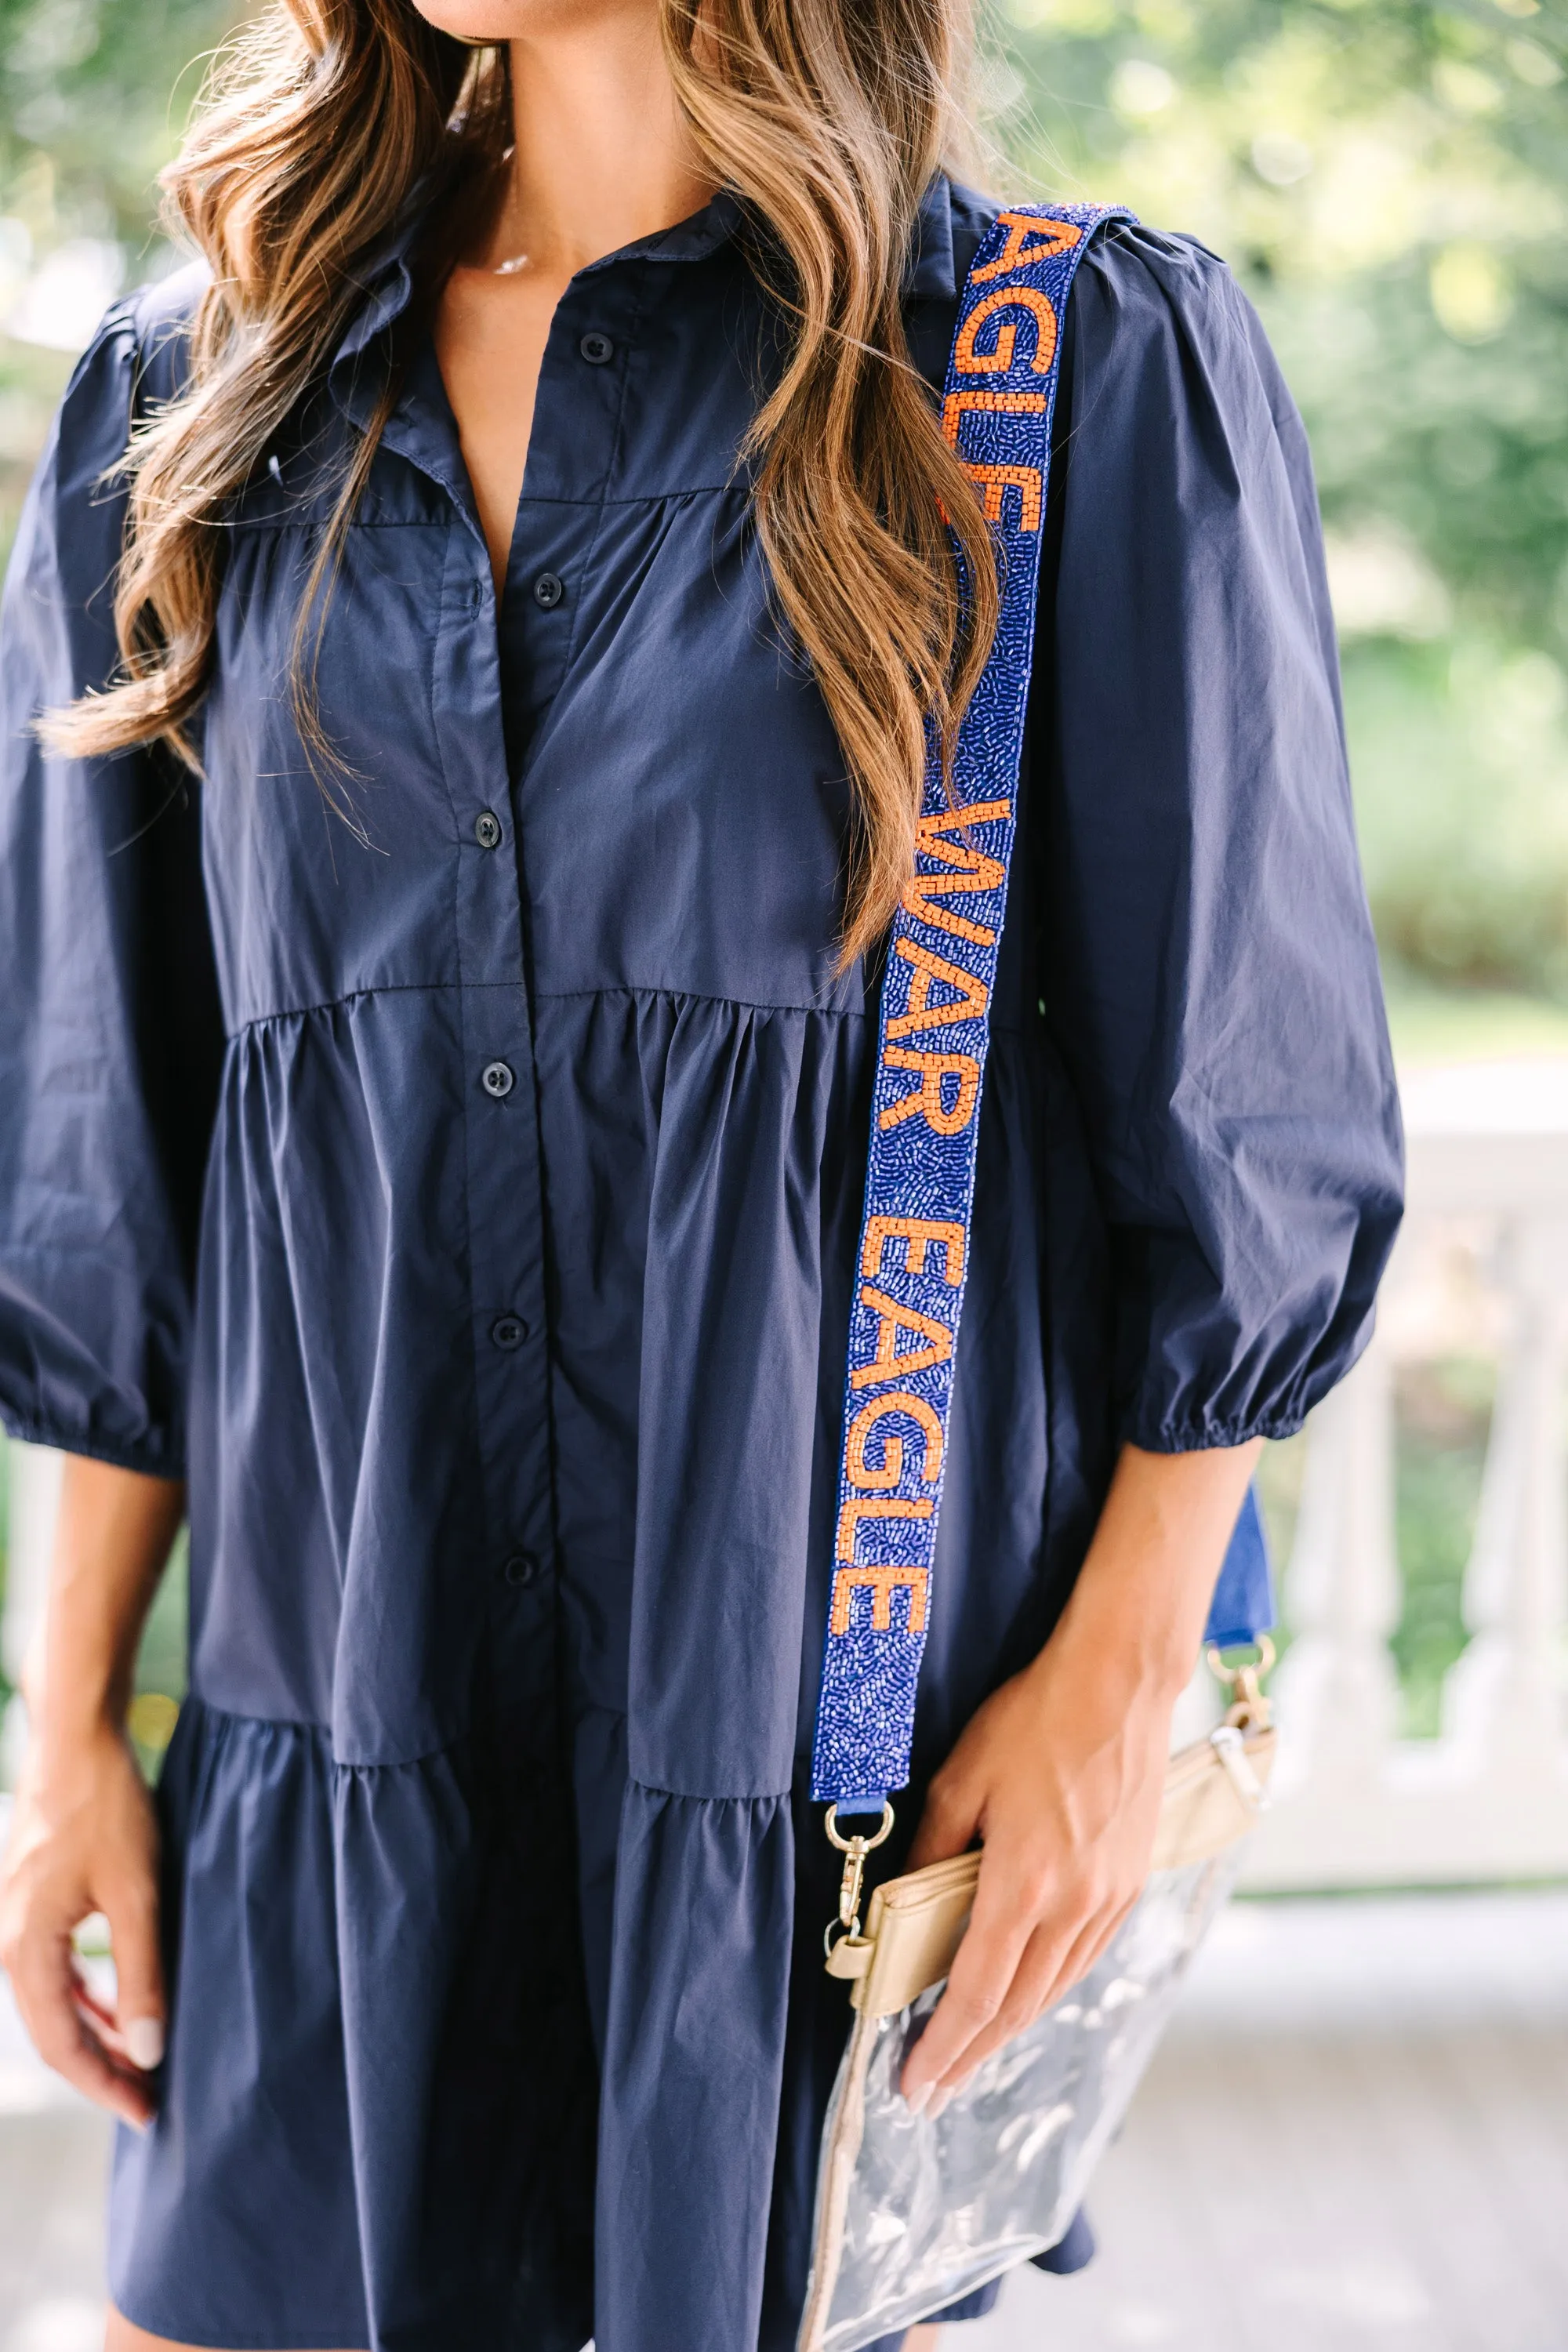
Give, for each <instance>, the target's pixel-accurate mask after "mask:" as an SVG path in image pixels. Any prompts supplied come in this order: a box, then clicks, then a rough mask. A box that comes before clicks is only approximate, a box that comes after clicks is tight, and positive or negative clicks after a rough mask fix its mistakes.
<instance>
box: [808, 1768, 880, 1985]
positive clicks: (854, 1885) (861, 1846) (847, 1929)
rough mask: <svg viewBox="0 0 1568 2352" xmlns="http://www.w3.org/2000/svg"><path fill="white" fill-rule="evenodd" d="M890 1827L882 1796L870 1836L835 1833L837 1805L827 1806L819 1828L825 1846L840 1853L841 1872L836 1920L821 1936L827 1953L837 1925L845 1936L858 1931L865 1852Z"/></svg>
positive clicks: (855, 1933) (831, 1922)
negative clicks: (824, 1834)
mask: <svg viewBox="0 0 1568 2352" xmlns="http://www.w3.org/2000/svg"><path fill="white" fill-rule="evenodd" d="M892 1826H893V1809H892V1807H891V1805H889V1802H888V1801H887V1799H886V1798H885V1797H884V1798H883V1800H882V1820H881V1825H880V1827H879V1829H878V1830H877V1831H876V1832H874V1834H873V1835H872V1836H870V1837H841V1836H840V1835H839V1832H838V1808H837V1805H829V1806H828V1808H827V1819H826V1822H824V1823H823V1827H824V1828H825V1829H826V1832H827V1842H828V1843H829V1845H832V1846H837V1850H838V1852H839V1853H841V1854H842V1855H843V1856H844V1875H843V1877H842V1878H841V1879H840V1880H839V1882H838V1917H837V1921H829V1923H828V1927H827V1931H826V1934H825V1936H824V1937H823V1939H822V1942H823V1948H824V1950H826V1951H827V1952H831V1951H832V1949H833V1929H834V1927H835V1926H837V1927H841V1928H842V1929H843V1930H844V1933H845V1934H846V1935H847V1936H850V1937H854V1936H858V1934H859V1933H860V1886H861V1882H862V1881H863V1879H864V1878H865V1875H866V1856H867V1855H868V1853H875V1852H876V1849H877V1848H878V1846H879V1845H880V1844H882V1843H883V1842H884V1840H885V1839H886V1838H887V1836H888V1834H889V1831H890V1830H891V1829H892Z"/></svg>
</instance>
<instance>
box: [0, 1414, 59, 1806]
mask: <svg viewBox="0 0 1568 2352" xmlns="http://www.w3.org/2000/svg"><path fill="white" fill-rule="evenodd" d="M8 1454H9V1460H8V1465H7V1467H8V1470H9V1485H10V1510H9V1528H8V1531H7V1536H6V1547H5V1611H4V1613H3V1614H0V1661H3V1662H4V1664H5V1677H6V1680H7V1681H8V1682H10V1683H11V1684H13V1685H15V1684H16V1682H17V1681H18V1680H19V1678H20V1675H21V1671H22V1662H23V1660H24V1658H25V1657H26V1654H27V1645H28V1643H29V1642H30V1641H31V1640H32V1638H33V1634H34V1633H35V1632H36V1630H37V1625H38V1622H39V1620H40V1618H41V1616H42V1614H43V1608H44V1594H45V1591H46V1589H47V1583H48V1574H49V1557H50V1553H51V1551H52V1549H53V1547H54V1539H55V1515H56V1513H57V1511H58V1508H59V1496H60V1468H61V1465H62V1464H63V1462H64V1460H65V1456H64V1454H58V1453H56V1452H54V1451H53V1449H52V1448H50V1447H48V1446H45V1445H22V1444H18V1443H17V1442H16V1440H15V1439H11V1440H10V1441H8ZM23 1737H24V1724H23V1719H22V1702H21V1700H20V1699H14V1700H13V1701H12V1703H11V1705H10V1706H8V1707H7V1708H6V1710H5V1717H4V1720H3V1721H0V1788H9V1787H11V1786H12V1785H13V1784H14V1782H15V1780H16V1767H17V1764H18V1762H19V1761H20V1758H21V1748H22V1741H23Z"/></svg>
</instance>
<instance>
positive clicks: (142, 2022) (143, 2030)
mask: <svg viewBox="0 0 1568 2352" xmlns="http://www.w3.org/2000/svg"><path fill="white" fill-rule="evenodd" d="M124 2032H125V2054H126V2056H127V2057H128V2058H129V2059H130V2061H131V2063H132V2065H133V2066H139V2067H140V2068H141V2070H142V2074H151V2073H152V2072H153V2068H154V2066H161V2065H162V2064H163V2019H162V2018H161V2017H133V2018H132V2020H131V2022H130V2023H129V2025H127V2026H126V2027H125V2029H124Z"/></svg>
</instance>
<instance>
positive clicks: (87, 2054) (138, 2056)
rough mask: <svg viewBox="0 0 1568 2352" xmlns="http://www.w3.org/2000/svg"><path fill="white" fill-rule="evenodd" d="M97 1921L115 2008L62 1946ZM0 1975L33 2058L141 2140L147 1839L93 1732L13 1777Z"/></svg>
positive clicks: (152, 2006)
mask: <svg viewBox="0 0 1568 2352" xmlns="http://www.w3.org/2000/svg"><path fill="white" fill-rule="evenodd" d="M94 1911H101V1912H102V1913H103V1915H104V1916H105V1917H106V1918H107V1919H108V1921H109V1928H110V1937H111V1938H112V1941H113V1947H114V1969H115V1979H116V1993H115V2001H114V2006H113V2008H112V2009H109V2008H107V2007H105V2006H104V2005H103V2003H101V2002H100V2001H99V2000H97V1999H95V1997H94V1996H93V1994H92V1993H91V1992H90V1991H89V1988H88V1986H87V1984H86V1982H85V1981H84V1979H83V1978H82V1975H81V1972H80V1970H79V1967H78V1965H77V1959H76V1954H75V1951H74V1949H73V1948H72V1944H71V1935H72V1931H73V1929H74V1928H76V1927H79V1924H80V1923H81V1921H82V1920H83V1919H85V1918H86V1917H87V1916H89V1913H91V1912H94ZM0 1967H3V1968H4V1969H5V1970H6V1972H7V1974H8V1975H9V1977H10V1979H11V1988H12V1990H13V1991H14V1993H15V1994H16V2006H17V2008H18V2010H19V2011H21V2015H22V2022H23V2024H24V2025H25V2026H26V2029H27V2032H29V2034H30V2035H31V2036H32V2039H33V2042H34V2044H35V2046H36V2048H37V2052H38V2054H39V2056H40V2057H41V2058H43V2059H45V2060H46V2061H47V2063H48V2064H49V2065H51V2066H52V2067H53V2068H54V2069H55V2071H56V2073H57V2074H63V2075H64V2076H65V2078H66V2080H67V2082H68V2083H73V2084H75V2085H76V2087H77V2089H78V2090H79V2091H82V2092H85V2094H86V2095H87V2096H88V2097H89V2099H94V2100H96V2101H97V2102H98V2104H99V2105H100V2106H104V2107H109V2108H110V2109H111V2110H112V2111H113V2113H114V2114H115V2115H117V2116H120V2117H121V2119H122V2120H123V2121H124V2122H126V2123H128V2124H134V2125H135V2126H138V2128H141V2127H142V2126H145V2125H146V2124H147V2123H148V2121H149V2120H150V2118H151V2116H152V2114H153V2097H152V2093H151V2090H150V2088H149V2085H148V2082H147V2075H148V2074H149V2073H150V2071H151V2070H152V2069H153V2067H154V2066H156V2065H157V2064H158V2063H159V2061H160V2060H161V2058H162V2057H163V2014H164V2011H163V1968H162V1964H161V1961H160V1958H159V1951H158V1832H157V1828H156V1824H155V1822H154V1820H153V1807H152V1802H151V1800H150V1799H149V1797H148V1793H147V1789H146V1784H145V1783H144V1781H143V1780H142V1775H141V1772H140V1771H139V1770H138V1769H137V1765H136V1759H135V1757H134V1756H133V1755H132V1751H131V1747H130V1743H129V1741H128V1740H127V1739H126V1738H125V1737H124V1735H123V1734H122V1733H121V1732H119V1731H117V1730H115V1729H114V1728H113V1727H112V1726H110V1725H109V1724H107V1723H105V1724H102V1725H100V1726H99V1727H97V1728H96V1730H95V1731H94V1732H92V1733H90V1734H88V1735H84V1736H82V1737H80V1738H73V1739H72V1740H71V1741H70V1742H69V1743H68V1744H67V1745H64V1746H61V1747H58V1748H54V1749H53V1751H52V1752H46V1751H44V1750H43V1749H41V1748H38V1747H37V1746H35V1748H33V1750H32V1752H31V1753H30V1755H29V1757H28V1759H27V1762H26V1765H25V1767H24V1769H23V1773H22V1780H21V1786H20V1788H19V1789H18V1790H17V1791H16V1807H15V1810H14V1811H13V1814H12V1821H11V1834H10V1837H9V1839H8V1841H7V1843H6V1849H5V1861H4V1864H0Z"/></svg>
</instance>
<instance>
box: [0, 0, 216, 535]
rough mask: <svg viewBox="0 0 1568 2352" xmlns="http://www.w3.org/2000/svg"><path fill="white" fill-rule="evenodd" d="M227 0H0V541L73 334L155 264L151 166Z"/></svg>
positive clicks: (163, 156)
mask: <svg viewBox="0 0 1568 2352" xmlns="http://www.w3.org/2000/svg"><path fill="white" fill-rule="evenodd" d="M237 14H238V9H237V5H236V0H0V324H3V325H4V328H5V333H4V334H3V335H0V554H3V552H4V550H5V547H7V546H8V545H9V543H10V539H11V533H12V530H13V529H14V528H15V524H16V509H17V508H18V506H19V505H20V503H21V497H22V493H23V490H24V489H25V488H26V479H27V476H28V474H29V473H30V472H31V470H32V467H33V463H34V460H35V458H36V457H37V450H38V446H39V444H40V443H41V441H42V439H43V436H44V432H45V429H46V427H47V422H48V416H49V412H50V410H51V408H52V407H53V405H54V403H55V401H56V399H57V398H58V395H59V392H60V390H61V388H62V386H63V384H64V382H65V377H66V374H67V373H68V368H69V364H70V352H71V346H72V345H73V344H78V345H79V344H80V343H81V342H83V341H85V340H86V338H87V334H88V333H89V331H90V322H91V320H92V319H93V317H94V316H95V315H96V313H98V312H99V311H101V310H102V309H103V308H104V306H105V305H106V303H107V302H108V301H109V300H110V299H111V297H112V296H113V294H114V293H115V292H116V290H117V289H118V286H119V284H120V282H121V279H123V278H137V277H147V276H151V275H153V274H155V272H156V271H157V270H158V269H159V268H161V267H163V264H164V263H165V262H166V259H167V250H166V248H164V247H161V245H160V243H159V240H158V238H157V236H156V232H155V227H154V222H155V217H156V212H157V187H156V181H157V175H158V173H159V171H160V169H161V168H162V166H163V163H165V162H166V161H167V159H168V157H169V155H170V154H171V153H172V152H173V151H174V146H175V144H176V142H177V141H178V137H179V131H180V126H181V123H182V122H183V121H184V114H185V111H186V109H187V107H188V105H189V101H190V99H191V98H192V97H193V96H194V94H195V88H196V85H197V83H198V82H199V80H200V76H201V66H200V62H199V60H200V58H201V57H202V55H203V53H204V52H205V51H207V50H209V49H210V48H211V47H212V46H213V44H214V43H215V42H216V41H217V40H219V39H221V38H222V37H223V34H224V32H225V31H226V29H227V27H228V26H230V25H231V24H232V23H233V22H234V21H235V18H236V16H237Z"/></svg>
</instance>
